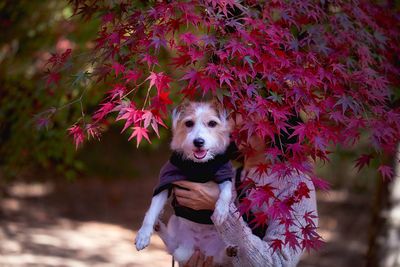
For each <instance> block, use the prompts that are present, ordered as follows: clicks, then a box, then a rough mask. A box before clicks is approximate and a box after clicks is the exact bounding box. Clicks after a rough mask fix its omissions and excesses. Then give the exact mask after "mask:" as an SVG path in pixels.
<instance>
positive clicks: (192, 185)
mask: <svg viewBox="0 0 400 267" xmlns="http://www.w3.org/2000/svg"><path fill="white" fill-rule="evenodd" d="M173 184H176V185H179V186H181V187H185V188H187V189H189V190H191V189H196V188H197V183H194V182H189V181H177V182H173Z"/></svg>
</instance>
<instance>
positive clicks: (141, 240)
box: [135, 227, 152, 251]
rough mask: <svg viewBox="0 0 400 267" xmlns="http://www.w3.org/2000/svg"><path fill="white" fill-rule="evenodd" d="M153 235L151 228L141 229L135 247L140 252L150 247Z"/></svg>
mask: <svg viewBox="0 0 400 267" xmlns="http://www.w3.org/2000/svg"><path fill="white" fill-rule="evenodd" d="M151 234H152V231H151V228H150V229H149V228H144V227H142V228H140V230H139V231H138V233H137V235H136V238H135V245H136V249H137V250H138V251H139V250H142V249H144V248H145V247H147V246H148V245H149V243H150V237H151Z"/></svg>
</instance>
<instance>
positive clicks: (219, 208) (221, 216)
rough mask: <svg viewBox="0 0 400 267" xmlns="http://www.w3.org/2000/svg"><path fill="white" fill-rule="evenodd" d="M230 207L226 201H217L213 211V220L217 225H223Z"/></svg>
mask: <svg viewBox="0 0 400 267" xmlns="http://www.w3.org/2000/svg"><path fill="white" fill-rule="evenodd" d="M228 213H229V207H228V205H227V204H226V203H225V202H220V201H217V203H216V204H215V210H214V213H213V215H212V216H213V221H214V223H215V224H216V225H221V224H222V223H223V222H224V221H225V219H226V217H228Z"/></svg>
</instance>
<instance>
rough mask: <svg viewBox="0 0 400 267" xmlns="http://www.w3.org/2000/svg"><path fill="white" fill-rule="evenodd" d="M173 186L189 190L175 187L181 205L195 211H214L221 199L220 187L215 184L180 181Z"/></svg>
mask: <svg viewBox="0 0 400 267" xmlns="http://www.w3.org/2000/svg"><path fill="white" fill-rule="evenodd" d="M173 184H175V185H178V186H180V187H184V188H186V189H187V190H185V189H182V188H178V187H174V193H175V197H176V200H177V201H178V203H179V205H182V206H185V207H188V208H191V209H194V210H214V208H215V203H216V202H217V200H218V197H219V187H218V185H217V184H216V183H215V182H211V181H210V182H207V183H194V182H189V181H178V182H174V183H173Z"/></svg>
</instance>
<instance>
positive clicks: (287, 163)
mask: <svg viewBox="0 0 400 267" xmlns="http://www.w3.org/2000/svg"><path fill="white" fill-rule="evenodd" d="M114 2H115V3H114V4H109V1H101V0H100V1H93V0H71V1H70V4H71V5H72V6H73V7H74V11H75V14H79V15H81V16H82V17H83V19H91V18H93V17H94V16H100V17H101V26H100V28H99V30H98V36H97V39H96V40H94V41H93V42H94V45H93V49H92V54H91V55H90V57H88V62H90V64H91V68H89V70H88V73H89V74H90V75H87V76H88V79H90V80H91V81H92V83H101V84H104V83H105V84H107V86H108V88H109V89H108V90H107V91H105V92H104V101H103V102H102V103H99V108H98V109H97V111H95V112H94V113H93V114H92V116H87V115H86V116H85V113H84V112H83V111H82V118H80V119H79V120H78V122H77V123H76V124H74V125H73V126H71V128H70V129H69V132H70V134H71V135H72V136H73V138H74V141H75V144H76V146H79V145H80V144H81V143H82V142H83V141H84V140H85V139H86V138H87V137H89V136H93V137H98V136H99V134H100V131H99V127H100V126H101V125H102V124H103V123H104V122H105V121H109V120H110V117H111V118H115V119H116V120H122V121H124V122H125V125H124V127H123V131H131V135H130V137H129V139H134V140H135V141H136V142H137V145H139V144H140V142H142V141H143V139H146V140H147V141H150V138H151V136H152V133H155V134H156V135H158V134H159V128H160V126H161V127H166V124H165V123H164V122H165V120H166V119H168V117H169V112H168V111H169V110H170V109H171V107H172V106H173V104H178V103H179V101H180V100H181V99H182V98H188V99H198V98H201V97H202V96H206V95H212V96H214V97H215V98H216V99H218V101H220V102H221V103H223V105H224V106H225V107H226V108H227V109H228V111H229V112H231V113H230V114H231V117H232V118H233V119H235V117H236V116H238V115H240V116H241V117H242V118H246V120H245V122H244V123H243V124H241V126H240V127H237V128H236V129H234V131H233V138H234V141H235V142H236V143H238V144H241V145H242V146H241V147H243V150H242V153H243V155H244V156H245V157H248V156H251V154H252V153H253V148H252V147H251V146H250V145H249V144H248V140H249V138H250V137H252V136H258V137H259V138H262V139H264V140H265V142H266V143H267V144H268V148H267V149H266V151H265V155H266V160H265V163H263V164H260V166H258V167H257V174H258V175H261V174H262V173H265V172H271V173H273V174H275V175H276V176H277V177H278V178H277V179H289V178H288V177H290V176H289V174H290V173H292V172H293V171H298V172H303V173H306V174H308V175H309V177H310V179H311V180H312V181H313V182H314V185H315V187H317V188H322V189H327V183H326V182H324V180H322V179H320V178H318V177H316V175H315V174H314V171H313V165H312V162H313V161H316V160H323V161H327V160H328V157H327V156H328V154H329V152H330V151H329V148H330V147H332V145H337V144H341V145H343V146H352V145H354V144H356V143H357V142H358V141H359V140H360V138H361V136H362V135H368V138H369V142H370V144H371V146H370V151H369V152H368V154H363V155H360V158H359V159H358V160H357V161H356V166H357V167H358V168H362V167H364V166H366V165H368V164H369V163H370V161H371V159H373V158H378V159H379V158H380V157H381V155H382V154H387V155H393V154H394V150H395V148H396V145H397V143H398V141H399V138H400V108H399V105H398V102H396V101H397V99H398V95H399V94H398V86H399V71H400V68H399V56H398V55H399V54H400V47H399V45H398V44H399V43H400V36H399V26H398V25H400V21H399V20H400V16H399V14H398V12H397V11H398V7H397V6H395V5H394V4H392V3H391V2H370V1H325V0H321V1H311V0H309V1H308V0H303V1H283V0H274V1H254V0H245V1H239V0H190V1H150V2H148V3H147V5H146V4H144V3H146V1H144V2H140V1H123V0H121V1H114ZM73 56H74V53H73V51H72V53H71V51H65V52H64V53H62V54H55V55H54V56H53V57H52V58H51V59H50V61H49V72H48V73H47V86H55V85H56V84H57V83H59V82H60V79H61V76H62V75H63V74H64V73H63V72H62V71H61V68H62V66H64V65H65V63H66V62H70V61H71V60H72V61H73ZM177 96H178V97H177ZM171 98H172V99H180V100H179V101H178V102H177V103H173V101H172V100H171ZM293 118H301V120H300V119H296V120H293ZM284 135H285V136H286V139H289V140H291V142H289V144H287V143H286V144H285V142H284V141H282V140H281V137H282V136H284ZM378 170H379V172H380V173H381V174H382V176H383V177H386V178H389V177H390V176H391V175H392V172H393V171H392V169H391V167H390V166H387V164H385V163H382V164H381V165H380V167H379V169H378ZM257 179H258V177H257V176H255V177H248V178H247V180H246V182H245V185H246V186H247V187H246V189H247V190H248V192H249V194H248V195H247V197H244V198H243V199H242V203H243V205H242V206H241V207H239V210H240V211H241V212H243V213H246V212H247V211H248V210H249V209H250V208H251V207H253V206H261V205H263V203H270V204H271V205H269V206H270V208H269V209H268V210H267V211H266V212H260V213H256V214H255V219H254V220H253V222H252V223H253V224H255V225H263V224H266V223H267V221H268V220H269V219H271V218H273V219H278V220H280V222H281V224H284V225H285V229H286V231H285V232H284V233H282V238H281V239H275V240H272V241H271V247H272V248H273V250H274V251H276V250H279V249H281V248H282V246H289V247H290V248H291V249H294V250H297V249H307V250H309V249H314V248H317V247H318V246H319V245H320V243H321V239H320V236H319V235H318V234H317V233H316V225H315V224H314V222H313V218H315V216H316V213H315V211H307V212H306V213H305V214H294V213H293V209H292V206H293V205H294V204H295V203H297V202H299V201H301V200H302V199H303V198H309V192H310V189H309V188H308V187H307V185H306V184H304V183H301V184H300V185H298V187H297V188H296V189H295V190H294V191H293V192H291V194H288V195H287V196H286V197H285V198H284V199H281V198H280V199H278V198H276V196H275V193H274V188H273V187H272V186H271V185H264V186H258V185H257ZM299 216H301V217H303V218H304V221H306V222H307V225H300V224H299V223H298V220H296V218H298V217H299Z"/></svg>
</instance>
